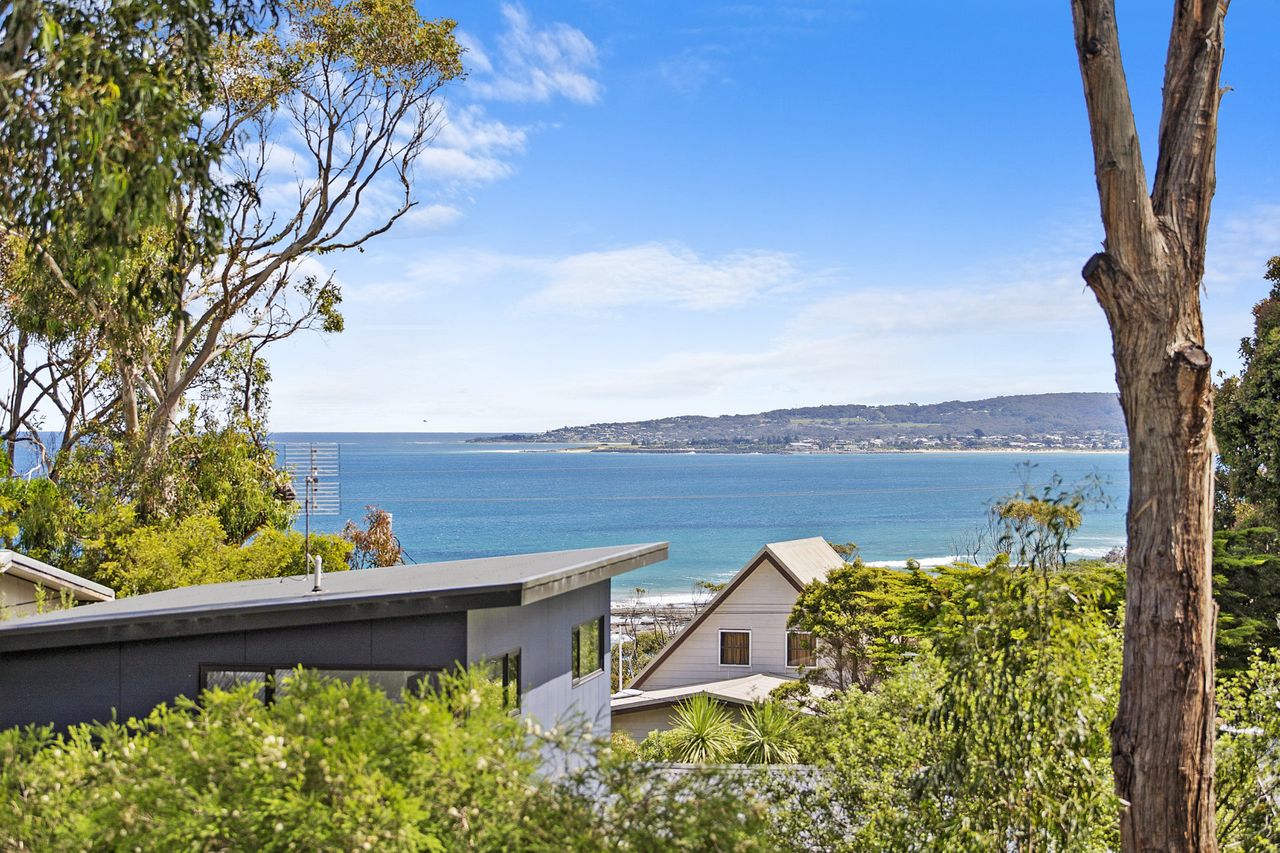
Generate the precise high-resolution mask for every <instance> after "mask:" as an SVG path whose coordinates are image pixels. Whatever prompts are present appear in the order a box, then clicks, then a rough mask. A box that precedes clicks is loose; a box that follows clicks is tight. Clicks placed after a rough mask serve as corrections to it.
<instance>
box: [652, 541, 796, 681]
mask: <svg viewBox="0 0 1280 853" xmlns="http://www.w3.org/2000/svg"><path fill="white" fill-rule="evenodd" d="M798 595H799V593H798V592H797V591H796V588H795V587H794V586H792V585H791V583H790V581H788V580H787V579H786V577H784V576H783V574H782V572H781V571H779V570H778V568H777V567H776V566H775V565H774V564H773V562H772V560H770V559H769V558H768V557H765V558H764V559H763V560H762V561H761V562H760V564H759V565H757V566H756V567H755V568H754V569H752V570H751V572H750V573H749V574H748V575H747V576H746V577H745V578H744V579H743V580H742V582H741V583H740V584H739V585H738V586H737V588H736V589H734V590H733V591H732V592H731V593H730V594H729V596H728V597H727V598H725V599H723V600H722V601H721V602H720V604H719V605H718V606H717V607H716V608H715V610H713V611H712V612H711V613H710V614H709V615H708V616H707V618H706V619H704V620H703V621H702V622H700V623H698V624H697V626H696V627H694V628H693V633H692V634H689V635H688V636H687V637H684V639H683V640H681V641H680V643H679V645H677V646H676V647H675V649H674V650H673V651H672V652H671V654H669V655H668V656H667V657H666V659H665V660H663V661H662V662H661V663H660V664H658V666H657V667H656V668H655V669H653V670H650V672H649V675H648V677H647V678H646V679H645V680H644V682H643V683H642V684H641V685H640V686H641V688H642V689H644V690H660V689H662V688H664V687H680V686H683V685H686V684H701V683H703V682H707V681H721V680H723V679H727V678H739V677H741V676H744V675H754V674H755V673H774V674H777V675H782V676H785V677H791V678H794V677H796V676H797V675H798V673H799V670H797V669H796V668H794V667H788V666H787V618H788V617H789V616H790V615H791V608H792V607H794V606H795V603H796V597H797V596H798ZM721 629H726V630H749V631H751V665H750V666H720V630H721ZM687 630H688V629H686V631H687Z"/></svg>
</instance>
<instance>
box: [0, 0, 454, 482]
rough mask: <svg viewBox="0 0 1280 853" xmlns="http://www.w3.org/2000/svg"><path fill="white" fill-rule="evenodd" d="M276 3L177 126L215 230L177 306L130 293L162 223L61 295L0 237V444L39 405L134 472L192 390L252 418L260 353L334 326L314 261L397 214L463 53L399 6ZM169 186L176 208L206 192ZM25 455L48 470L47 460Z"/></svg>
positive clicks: (141, 282)
mask: <svg viewBox="0 0 1280 853" xmlns="http://www.w3.org/2000/svg"><path fill="white" fill-rule="evenodd" d="M283 11H284V12H285V14H284V15H283V20H282V22H281V23H280V25H279V27H278V29H277V30H276V31H271V32H266V33H262V34H258V35H254V36H251V37H246V36H242V35H239V34H232V35H229V36H228V37H226V38H224V39H222V40H221V41H220V42H219V43H218V49H217V51H216V56H215V59H216V63H214V66H213V67H214V69H215V82H216V90H215V92H214V93H213V94H212V97H211V103H210V104H209V105H208V106H209V109H208V110H206V111H205V112H204V113H203V114H202V116H203V120H202V121H201V122H199V123H197V124H194V125H192V126H191V127H189V130H190V132H192V133H193V134H195V135H196V137H197V138H198V139H199V141H200V144H201V145H202V146H205V147H209V148H213V149H216V150H223V151H225V158H224V162H223V164H222V167H221V169H222V172H223V173H224V175H225V176H226V178H227V180H228V182H229V183H228V192H227V196H226V207H225V225H226V228H225V233H223V234H222V236H221V239H220V241H219V242H218V243H217V252H216V253H213V254H212V255H208V256H195V257H193V258H190V259H188V260H187V262H186V263H185V265H184V266H183V267H182V268H181V269H180V270H179V272H180V274H181V275H180V279H181V281H180V286H179V288H178V293H177V297H178V298H177V304H176V305H175V304H173V303H172V302H169V301H151V302H146V303H144V304H142V305H141V306H139V305H138V304H137V303H136V301H130V294H133V293H136V292H139V291H147V290H148V289H149V285H148V283H149V282H150V283H158V282H160V281H161V280H162V279H163V277H164V276H165V275H166V270H167V269H168V266H167V264H168V261H169V259H170V258H171V257H172V256H173V254H174V251H175V247H176V244H177V242H179V241H180V240H181V235H180V234H179V233H178V231H175V230H174V229H171V228H170V229H166V228H158V227H157V228H152V229H149V230H147V231H145V232H144V233H143V235H142V238H141V240H140V242H139V244H138V246H137V247H136V249H135V250H134V251H132V252H130V254H129V255H128V257H127V258H126V259H125V261H124V262H122V263H121V264H120V265H119V266H118V268H117V270H116V272H115V275H114V276H111V277H110V278H108V279H107V280H105V281H102V282H100V283H98V284H96V285H94V286H92V287H88V288H86V289H83V290H82V291H81V292H78V293H77V294H76V298H75V299H71V300H68V298H67V296H66V293H65V288H64V287H63V285H62V282H61V281H60V280H59V277H58V276H56V275H53V274H51V272H50V270H49V269H48V267H47V265H45V264H41V263H39V258H36V257H32V256H31V253H32V244H31V242H30V241H26V242H21V241H19V242H18V243H17V244H14V243H13V242H12V241H11V243H10V245H9V246H8V247H7V252H8V253H9V256H10V258H9V261H8V263H7V264H5V265H4V266H3V267H2V268H0V284H2V285H3V289H4V290H5V291H6V292H5V293H4V297H5V298H4V300H3V309H4V311H3V318H2V319H3V323H2V324H0V333H6V334H5V335H4V345H3V347H0V354H3V355H4V356H5V357H6V360H7V361H8V362H9V363H10V364H9V365H6V367H11V368H12V370H13V372H14V373H15V375H16V376H17V379H16V381H15V387H14V390H13V392H12V393H11V394H10V395H7V398H6V400H4V401H3V405H4V415H5V416H6V421H7V422H6V424H5V426H6V428H7V429H6V433H5V440H6V441H7V442H8V443H9V444H10V446H12V445H13V443H14V442H16V441H17V440H19V437H20V436H21V437H22V438H24V439H25V440H31V441H35V442H40V433H39V428H40V427H41V426H42V424H41V423H40V421H39V415H38V412H39V411H40V410H41V409H43V410H45V411H49V410H53V411H56V412H57V415H58V418H59V420H60V423H58V424H57V428H56V432H57V434H58V435H59V437H60V439H59V440H60V444H59V447H60V448H68V447H72V446H74V445H75V444H76V443H77V442H78V441H80V440H81V439H82V438H84V437H85V436H88V435H92V434H95V433H103V432H111V433H113V434H118V435H119V436H120V437H121V438H122V441H123V445H124V447H125V449H126V450H128V452H129V453H130V454H131V456H132V457H133V459H132V464H133V466H134V469H135V471H136V472H142V471H144V470H145V469H146V468H148V467H149V466H152V465H154V464H156V463H157V461H158V460H159V459H160V458H161V457H162V456H163V455H164V452H165V449H166V446H167V444H168V442H169V440H170V439H171V438H172V436H173V435H174V433H175V432H176V431H177V429H178V427H179V424H180V423H181V422H182V420H183V417H184V415H185V413H186V410H185V407H186V405H187V404H188V402H189V395H191V394H192V393H193V392H199V393H201V394H203V393H205V392H206V391H208V390H210V389H211V388H217V387H219V386H221V387H222V388H223V389H224V390H229V391H230V393H229V394H228V395H227V396H228V397H229V399H230V400H232V401H233V402H237V403H238V404H239V405H238V413H239V414H240V415H241V416H243V417H245V418H252V417H254V416H255V414H256V413H255V412H254V411H253V409H254V407H255V406H254V404H255V391H256V389H258V388H259V387H260V386H261V384H262V381H263V379H264V373H265V370H266V368H265V362H263V361H262V351H263V349H264V348H265V347H267V346H268V345H270V344H272V343H274V342H276V341H280V340H283V339H285V338H288V337H290V336H292V335H294V334H297V333H298V332H300V331H304V330H308V329H314V330H319V331H323V332H337V331H340V330H341V329H342V326H343V320H342V316H341V314H340V313H339V311H338V307H339V304H340V302H341V293H340V291H339V289H338V287H337V285H336V284H335V283H334V282H333V281H332V280H331V279H329V278H328V277H327V276H326V275H325V274H324V273H323V272H322V271H317V270H316V269H315V267H316V263H315V259H316V258H317V257H318V256H321V255H324V254H326V253H329V252H335V251H342V250H347V249H353V248H359V247H361V246H362V245H363V244H364V243H366V242H367V241H368V240H370V239H372V238H374V237H376V236H378V235H380V234H382V233H384V232H386V231H387V230H388V229H390V228H391V227H392V226H393V225H394V224H395V222H396V221H398V220H399V219H400V218H401V217H402V216H404V215H405V214H406V213H407V212H408V211H409V210H410V209H412V207H413V205H414V204H415V201H414V199H413V196H412V182H411V175H412V169H413V166H414V163H415V161H416V159H417V157H418V155H419V154H420V153H421V152H422V150H423V149H424V148H425V146H426V145H427V144H429V143H430V141H431V139H432V138H433V134H432V128H433V125H434V122H435V120H436V118H437V116H438V114H439V109H438V107H437V105H436V102H435V94H436V93H437V92H438V91H439V89H440V87H441V86H443V85H445V84H446V83H447V82H449V81H450V80H453V79H455V78H457V77H459V76H460V75H461V74H462V65H461V47H460V46H459V45H458V43H457V41H456V40H455V39H454V37H453V30H454V27H455V22H453V21H450V20H439V21H426V20H423V19H422V18H420V17H419V16H418V14H417V12H416V10H415V9H414V7H413V5H412V3H411V2H408V0H388V2H382V0H350V2H347V3H345V4H344V3H339V2H334V0H314V2H313V0H289V2H286V3H285V4H284V5H283ZM277 125H282V126H283V127H277ZM290 146H294V147H290ZM290 160H292V163H290V162H289V161H290ZM282 186H283V187H292V189H291V190H289V189H287V190H283V191H282V189H281V188H282ZM171 189H173V191H174V194H173V196H172V198H171V206H172V209H174V210H177V211H184V210H188V209H191V208H193V206H196V205H198V204H200V203H201V202H202V199H203V198H204V196H203V195H202V194H201V192H200V191H199V190H198V189H192V188H191V187H188V186H183V185H179V186H177V187H171ZM387 199H390V201H389V202H388V201H387ZM377 208H381V209H377ZM177 221H185V220H184V219H182V218H181V217H178V220H177ZM77 269H78V267H77ZM50 306H56V307H57V309H58V310H56V311H50V310H49V308H50ZM46 428H47V426H46ZM40 449H41V451H42V453H43V455H44V456H45V457H46V458H47V459H48V460H49V465H50V467H51V468H52V469H53V470H52V471H51V474H52V475H53V476H56V475H57V472H56V466H57V460H56V458H55V455H56V454H55V453H51V452H48V449H46V448H44V447H43V444H41V445H40ZM55 450H56V448H55Z"/></svg>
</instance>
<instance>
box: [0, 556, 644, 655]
mask: <svg viewBox="0 0 1280 853" xmlns="http://www.w3.org/2000/svg"><path fill="white" fill-rule="evenodd" d="M666 558H667V543H665V542H657V543H650V544H645V545H617V546H611V547H605V548H583V549H580V550H575V551H552V552H547V553H542V554H516V555H512V556H504V557H484V558H481V559H476V560H454V561H451V562H447V563H419V564H416V565H410V566H391V567H388V568H383V569H359V570H356V571H346V572H333V573H329V574H326V575H325V576H324V590H323V591H322V592H312V591H311V582H310V581H309V580H308V578H307V576H305V575H293V576H290V577H283V578H268V579H266V580H252V581H235V582H231V583H215V584H206V585H203V586H186V587H179V588H178V589H170V590H165V591H163V592H153V593H148V594H146V595H135V596H129V597H126V598H121V599H116V600H115V601H104V602H102V603H100V604H90V605H86V606H83V607H77V608H75V609H73V610H63V611H57V612H54V613H46V614H43V615H40V616H27V617H23V618H20V619H14V620H12V621H8V622H0V653H3V652H6V651H20V650H26V649H35V648H51V647H57V646H74V645H86V644H93V643H106V642H120V641H128V640H143V639H152V638H156V637H169V636H179V635H182V636H185V635H189V634H213V633H222V632H227V631H238V630H245V629H251V628H262V627H280V626H283V625H308V624H316V623H323V622H332V621H349V620H353V619H369V618H371V617H372V618H390V617H395V616H410V615H418V614H423V613H445V612H454V611H459V610H469V609H474V608H481V607H510V606H516V605H522V604H531V603H533V602H535V601H540V600H542V599H544V598H550V597H551V596H554V595H560V594H562V593H565V592H569V591H570V590H573V589H577V588H579V587H583V586H587V585H589V584H593V583H596V582H597V581H602V580H607V579H609V578H612V577H613V576H615V575H619V574H622V573H623V572H629V571H631V570H632V569H638V568H640V567H641V566H648V565H651V564H653V563H657V562H659V561H661V560H665V559H666Z"/></svg>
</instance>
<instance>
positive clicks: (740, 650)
mask: <svg viewBox="0 0 1280 853" xmlns="http://www.w3.org/2000/svg"><path fill="white" fill-rule="evenodd" d="M720 665H721V666H751V632H750V631H721V632H720Z"/></svg>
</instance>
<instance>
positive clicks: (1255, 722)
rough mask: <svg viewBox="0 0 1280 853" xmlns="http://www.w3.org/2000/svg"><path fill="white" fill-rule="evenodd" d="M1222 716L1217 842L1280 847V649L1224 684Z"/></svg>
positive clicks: (1233, 846) (1220, 701)
mask: <svg viewBox="0 0 1280 853" xmlns="http://www.w3.org/2000/svg"><path fill="white" fill-rule="evenodd" d="M1218 716H1219V718H1220V719H1221V721H1222V726H1221V729H1220V732H1219V735H1218V743H1217V750H1216V752H1217V755H1216V759H1217V768H1216V777H1217V778H1216V782H1217V793H1218V843H1219V845H1220V846H1221V848H1222V849H1223V850H1234V849H1241V850H1255V851H1277V850H1280V652H1277V651H1276V650H1272V651H1271V652H1270V653H1269V654H1268V655H1266V656H1262V655H1256V656H1255V657H1254V658H1253V660H1252V661H1251V662H1250V665H1249V667H1248V669H1246V670H1245V671H1243V672H1241V673H1240V674H1239V675H1237V676H1236V677H1234V678H1231V679H1228V680H1227V681H1226V682H1225V683H1223V684H1222V685H1221V686H1220V687H1219V689H1218Z"/></svg>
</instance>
